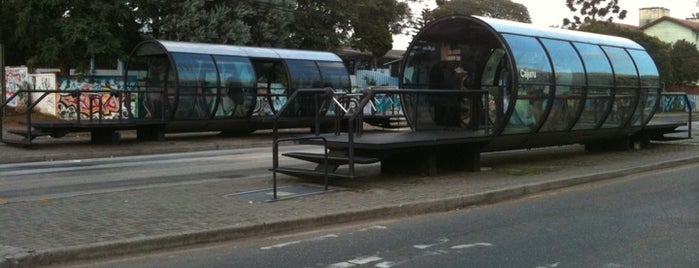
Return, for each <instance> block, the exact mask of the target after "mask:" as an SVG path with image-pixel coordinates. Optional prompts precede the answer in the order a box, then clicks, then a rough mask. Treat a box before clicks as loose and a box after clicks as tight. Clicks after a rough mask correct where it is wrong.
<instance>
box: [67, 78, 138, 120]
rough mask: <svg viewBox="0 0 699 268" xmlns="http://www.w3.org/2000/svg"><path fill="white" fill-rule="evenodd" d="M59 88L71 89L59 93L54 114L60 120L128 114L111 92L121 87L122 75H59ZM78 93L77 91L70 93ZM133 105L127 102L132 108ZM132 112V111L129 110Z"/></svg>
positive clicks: (103, 117) (111, 117) (107, 117)
mask: <svg viewBox="0 0 699 268" xmlns="http://www.w3.org/2000/svg"><path fill="white" fill-rule="evenodd" d="M58 81H59V86H58V89H59V90H61V91H72V92H71V93H68V92H66V93H60V94H58V99H57V104H56V106H55V107H56V115H57V116H58V118H60V119H64V120H75V119H77V118H78V116H80V119H90V118H92V119H105V120H109V119H119V118H125V117H128V111H127V109H126V105H124V107H120V105H123V104H122V103H121V99H120V98H119V96H117V95H114V94H111V93H110V91H114V90H122V89H124V85H125V82H124V81H123V78H122V77H115V76H91V77H83V78H74V77H59V78H58ZM74 91H78V92H80V93H79V94H75V93H73V92H74ZM135 106H136V105H130V107H135ZM132 112H134V111H132Z"/></svg>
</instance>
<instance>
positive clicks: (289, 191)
mask: <svg viewBox="0 0 699 268" xmlns="http://www.w3.org/2000/svg"><path fill="white" fill-rule="evenodd" d="M335 191H337V189H328V190H327V191H325V187H324V186H315V185H290V186H281V187H277V199H276V200H275V199H274V189H273V188H267V189H260V190H252V191H247V192H241V193H232V194H226V195H224V197H226V198H235V199H242V200H245V201H254V202H274V201H281V200H287V199H292V198H297V197H302V196H308V195H317V194H325V193H330V192H335Z"/></svg>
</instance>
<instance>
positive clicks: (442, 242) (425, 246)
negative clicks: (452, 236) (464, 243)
mask: <svg viewBox="0 0 699 268" xmlns="http://www.w3.org/2000/svg"><path fill="white" fill-rule="evenodd" d="M447 242H449V239H448V238H441V239H439V242H437V243H435V244H426V245H413V247H414V248H416V249H428V248H431V247H434V246H436V245H441V244H444V243H447Z"/></svg>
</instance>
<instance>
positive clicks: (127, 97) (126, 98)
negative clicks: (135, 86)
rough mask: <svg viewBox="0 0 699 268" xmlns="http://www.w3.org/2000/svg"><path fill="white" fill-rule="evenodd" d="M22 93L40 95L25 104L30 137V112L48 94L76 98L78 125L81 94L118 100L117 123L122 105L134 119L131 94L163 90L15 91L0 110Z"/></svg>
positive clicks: (100, 116) (0, 133) (101, 109)
mask: <svg viewBox="0 0 699 268" xmlns="http://www.w3.org/2000/svg"><path fill="white" fill-rule="evenodd" d="M22 93H27V94H29V96H31V94H32V93H42V94H41V96H40V97H39V98H37V99H34V100H31V97H28V99H29V100H31V101H30V102H29V103H28V104H27V136H28V137H31V136H32V112H31V111H32V110H34V108H35V107H36V106H37V105H39V103H41V101H43V100H44V98H46V96H48V95H49V94H70V95H71V96H73V97H75V98H76V100H77V106H78V111H77V112H78V114H77V118H76V120H77V122H78V124H80V123H81V121H82V115H81V112H80V111H81V108H82V106H81V102H80V97H81V95H83V94H87V95H92V96H95V95H98V96H101V95H103V94H107V93H108V94H109V99H111V98H114V97H117V98H119V116H118V118H117V119H116V120H118V121H122V120H124V116H122V115H123V109H124V105H126V106H127V108H128V117H127V118H132V119H133V118H135V116H134V115H133V113H132V112H131V109H130V108H131V98H132V95H133V94H154V93H155V94H157V93H160V94H161V95H163V96H164V91H163V90H128V91H126V90H90V91H82V90H59V89H20V90H17V91H15V92H14V93H13V94H12V95H10V97H9V98H7V99H6V100H5V101H4V102H2V103H0V110H2V109H4V108H5V107H7V106H8V105H9V104H10V102H12V100H14V99H15V98H18V96H19V95H20V94H22ZM99 102H100V103H99V108H98V111H97V113H98V114H99V118H98V120H99V122H100V123H101V122H102V121H103V120H106V119H104V110H103V108H104V102H103V100H102V99H101V98H100V99H99ZM89 105H90V107H88V108H89V109H90V114H89V121H92V120H93V110H94V107H93V105H94V104H93V102H92V99H90V103H89ZM2 115H3V117H4V113H2ZM164 116H165V115H164V113H161V118H160V119H164ZM152 119H153V118H150V119H149V120H152ZM116 120H114V121H116ZM0 130H2V128H1V127H0ZM3 138H4V137H3V133H2V132H1V131H0V140H1V139H3ZM29 141H30V142H31V139H29Z"/></svg>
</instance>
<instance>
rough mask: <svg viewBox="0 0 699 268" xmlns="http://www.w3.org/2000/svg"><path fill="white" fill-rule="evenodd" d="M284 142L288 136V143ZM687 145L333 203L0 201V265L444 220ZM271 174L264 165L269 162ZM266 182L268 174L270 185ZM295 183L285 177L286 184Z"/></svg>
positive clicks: (64, 151)
mask: <svg viewBox="0 0 699 268" xmlns="http://www.w3.org/2000/svg"><path fill="white" fill-rule="evenodd" d="M291 134H293V133H291ZM264 137H266V136H264V135H262V136H255V135H253V136H252V137H246V138H220V137H216V136H206V135H205V136H196V137H187V136H179V137H176V138H168V140H166V141H165V142H134V141H129V139H128V137H127V139H126V141H125V142H124V143H122V144H121V145H120V146H110V145H103V146H95V145H89V144H87V143H86V142H83V141H82V140H83V139H84V138H80V137H78V138H75V139H74V140H67V141H66V142H60V143H58V144H56V143H55V142H48V143H46V144H44V145H41V146H37V147H34V148H28V149H27V148H14V147H10V146H5V145H0V163H9V162H22V161H40V160H58V159H70V158H75V157H109V156H118V155H130V154H143V153H169V152H178V151H194V150H216V149H232V148H238V147H242V146H246V147H256V146H269V144H270V140H268V139H266V138H264ZM696 145H699V142H697V141H696V139H695V140H685V141H682V142H679V143H670V144H654V146H652V148H650V149H646V150H631V151H625V152H609V153H588V152H585V151H584V149H583V147H582V146H561V147H550V148H543V149H536V150H517V151H508V152H497V153H488V154H484V155H483V157H482V162H483V165H484V166H485V167H486V168H485V169H484V171H482V172H478V173H468V172H463V173H461V172H451V173H447V174H443V175H440V176H434V177H420V176H407V177H406V176H382V177H372V178H367V179H362V180H359V181H352V182H339V183H335V184H334V187H333V189H338V191H333V192H331V193H326V194H321V195H311V196H305V197H300V198H295V199H290V200H285V201H283V202H272V203H268V202H255V201H250V200H246V199H244V198H239V197H236V196H229V195H228V194H230V193H231V190H230V189H238V190H239V191H245V189H250V190H252V189H261V188H267V187H269V186H270V179H269V178H268V177H263V178H259V179H254V180H217V181H216V182H212V183H206V184H197V185H187V186H173V187H167V188H148V189H138V190H129V191H121V192H110V193H100V194H91V195H81V196H75V197H67V198H57V199H39V200H33V201H26V202H12V203H5V204H3V203H2V202H1V201H0V267H26V266H33V265H36V264H46V263H55V262H65V261H70V260H76V259H85V258H94V257H100V256H106V255H115V254H126V253H129V252H144V251H148V250H153V249H162V248H168V247H175V246H180V245H191V244H194V243H202V242H213V241H223V240H232V239H236V238H241V237H246V236H251V235H260V234H266V233H274V232H282V231H289V230H294V229H299V228H307V227H312V226H318V225H322V224H333V223H342V222H347V221H352V220H362V219H374V218H384V217H395V216H403V215H413V214H421V213H428V212H435V211H445V210H452V209H457V208H462V207H465V206H469V205H475V204H482V203H492V202H498V201H501V200H506V199H511V198H517V197H521V196H523V195H525V194H532V193H537V192H541V191H546V190H552V189H558V188H562V187H568V186H571V185H576V184H580V183H586V182H590V181H596V180H602V179H609V178H615V177H620V176H624V175H628V174H631V173H635V172H639V171H644V170H655V169H659V168H670V167H673V166H677V165H680V164H685V163H695V162H696V161H697V160H699V153H698V152H699V151H697V148H699V147H696ZM270 165H271V163H270ZM270 177H271V176H270ZM292 181H293V179H292Z"/></svg>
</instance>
